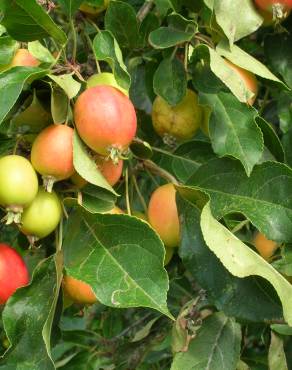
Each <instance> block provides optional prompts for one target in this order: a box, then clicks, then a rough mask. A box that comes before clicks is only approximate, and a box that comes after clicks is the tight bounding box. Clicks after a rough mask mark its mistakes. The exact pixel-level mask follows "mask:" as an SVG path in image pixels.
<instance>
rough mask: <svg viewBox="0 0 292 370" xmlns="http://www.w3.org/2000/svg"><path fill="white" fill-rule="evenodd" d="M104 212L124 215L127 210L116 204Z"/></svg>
mask: <svg viewBox="0 0 292 370" xmlns="http://www.w3.org/2000/svg"><path fill="white" fill-rule="evenodd" d="M104 214H109V215H124V214H125V212H124V211H123V210H121V208H119V207H117V206H114V208H112V209H111V210H110V211H107V212H104Z"/></svg>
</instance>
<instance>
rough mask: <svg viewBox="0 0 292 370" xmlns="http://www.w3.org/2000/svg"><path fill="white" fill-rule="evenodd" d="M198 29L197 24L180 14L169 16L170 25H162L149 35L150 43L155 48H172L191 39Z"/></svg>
mask: <svg viewBox="0 0 292 370" xmlns="http://www.w3.org/2000/svg"><path fill="white" fill-rule="evenodd" d="M197 30H198V26H197V24H196V23H195V22H194V21H192V20H188V19H186V18H184V17H183V16H182V15H180V14H175V13H174V14H171V15H170V16H168V27H160V28H158V29H156V30H154V31H152V32H151V33H150V35H149V43H150V44H151V45H152V46H153V47H154V48H155V49H165V48H170V47H173V46H176V45H179V44H182V43H185V42H188V41H190V40H191V39H192V38H193V37H194V35H195V33H196V32H197Z"/></svg>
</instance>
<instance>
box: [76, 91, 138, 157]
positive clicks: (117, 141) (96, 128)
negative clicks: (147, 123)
mask: <svg viewBox="0 0 292 370" xmlns="http://www.w3.org/2000/svg"><path fill="white" fill-rule="evenodd" d="M74 117H75V124H76V127H77V130H78V132H79V135H80V136H81V138H82V140H83V141H84V142H85V143H86V144H87V145H88V146H89V147H90V148H91V149H92V150H94V151H95V152H97V153H99V154H101V155H104V156H108V155H109V153H111V152H112V151H113V150H115V151H119V152H123V151H124V150H125V149H127V148H128V146H129V144H130V143H131V141H132V140H133V138H134V136H135V134H136V129H137V117H136V112H135V109H134V106H133V104H132V102H131V101H130V100H129V98H128V97H127V96H125V95H124V94H123V93H121V92H120V91H119V90H117V89H115V88H113V87H111V86H105V85H102V86H96V87H91V88H89V89H87V90H85V91H84V92H83V93H82V94H81V95H80V96H79V97H78V99H77V101H76V104H75V109H74Z"/></svg>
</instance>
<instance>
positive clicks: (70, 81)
mask: <svg viewBox="0 0 292 370" xmlns="http://www.w3.org/2000/svg"><path fill="white" fill-rule="evenodd" d="M48 77H50V79H51V80H53V81H54V82H56V84H57V85H59V86H60V87H61V89H63V90H64V91H65V93H66V95H67V96H68V98H69V99H73V98H74V97H75V96H76V95H77V94H78V92H79V90H80V88H81V84H80V83H79V82H77V81H76V80H74V78H73V77H72V74H65V75H60V76H54V75H48Z"/></svg>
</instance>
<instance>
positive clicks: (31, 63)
mask: <svg viewBox="0 0 292 370" xmlns="http://www.w3.org/2000/svg"><path fill="white" fill-rule="evenodd" d="M39 65H40V62H39V61H38V60H37V59H36V58H35V57H34V56H33V55H32V54H31V53H30V52H29V51H28V50H27V49H18V50H17V51H16V53H15V54H14V57H13V58H12V60H11V62H10V63H9V64H5V65H2V66H1V68H0V71H5V70H7V69H10V68H12V67H38V66H39Z"/></svg>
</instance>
